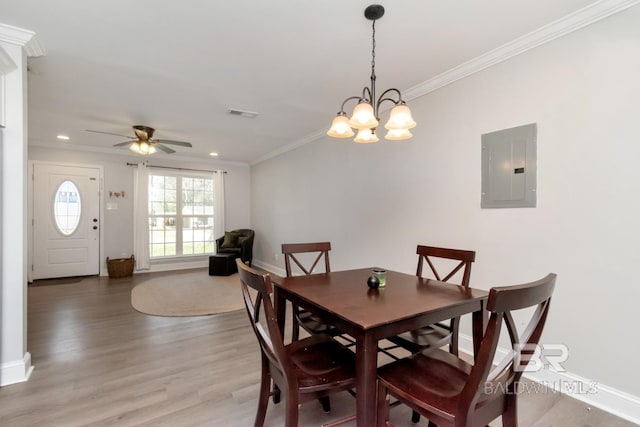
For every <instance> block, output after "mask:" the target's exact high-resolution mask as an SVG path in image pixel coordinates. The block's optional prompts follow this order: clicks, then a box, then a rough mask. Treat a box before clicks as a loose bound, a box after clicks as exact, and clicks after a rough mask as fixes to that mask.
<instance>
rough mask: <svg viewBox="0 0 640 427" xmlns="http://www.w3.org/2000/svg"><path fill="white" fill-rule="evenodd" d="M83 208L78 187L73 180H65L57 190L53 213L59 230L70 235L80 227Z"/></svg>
mask: <svg viewBox="0 0 640 427" xmlns="http://www.w3.org/2000/svg"><path fill="white" fill-rule="evenodd" d="M81 208H82V206H81V205H80V193H79V191H78V187H76V186H75V184H74V183H73V182H71V181H64V182H63V183H62V184H60V186H59V187H58V191H56V197H55V201H54V202H53V214H54V216H55V219H56V225H57V226H58V230H60V232H61V233H62V234H64V235H65V236H70V235H71V234H73V232H74V231H76V229H77V228H78V224H79V223H80V214H81V212H82V211H81Z"/></svg>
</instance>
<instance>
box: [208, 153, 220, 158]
mask: <svg viewBox="0 0 640 427" xmlns="http://www.w3.org/2000/svg"><path fill="white" fill-rule="evenodd" d="M209 155H210V156H212V157H217V156H218V153H209Z"/></svg>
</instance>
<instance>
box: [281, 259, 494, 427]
mask: <svg viewBox="0 0 640 427" xmlns="http://www.w3.org/2000/svg"><path fill="white" fill-rule="evenodd" d="M374 269H377V270H379V269H380V268H378V267H370V268H361V269H354V270H344V271H335V272H328V273H321V274H311V275H305V276H293V277H274V278H273V284H274V305H275V309H276V316H277V320H278V326H279V327H280V330H281V332H283V333H284V325H285V317H286V306H287V304H286V302H287V301H290V302H291V303H293V304H294V305H297V306H299V307H302V308H304V309H306V310H308V311H310V312H312V313H314V314H316V315H318V316H320V317H321V318H322V319H323V322H326V323H329V324H332V325H334V326H336V327H337V328H338V329H340V330H341V331H342V332H344V333H346V334H349V335H350V336H351V337H353V338H354V339H355V343H356V344H355V356H356V425H357V426H358V427H371V426H374V425H377V424H376V418H377V413H376V406H377V399H376V393H377V366H378V341H380V340H382V339H384V338H389V337H393V336H395V335H398V334H400V333H402V332H406V331H411V330H415V329H419V328H421V327H425V326H428V325H430V324H433V323H436V322H439V321H444V320H447V319H451V318H453V317H458V316H462V315H464V314H469V313H471V314H472V319H473V327H472V334H473V346H474V352H475V354H476V355H477V352H478V348H479V345H480V342H481V340H482V336H483V333H484V328H485V324H486V315H485V313H484V311H485V305H486V301H487V297H488V292H487V291H485V290H480V289H474V288H465V287H462V286H458V285H452V284H449V283H445V282H440V281H437V280H432V279H427V278H422V277H418V276H415V275H411V274H405V273H400V272H396V271H389V270H386V271H387V272H386V279H385V285H384V287H379V288H369V286H368V284H367V280H368V278H369V277H370V276H371V275H372V274H373V270H374Z"/></svg>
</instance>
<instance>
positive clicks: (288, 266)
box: [282, 242, 352, 342]
mask: <svg viewBox="0 0 640 427" xmlns="http://www.w3.org/2000/svg"><path fill="white" fill-rule="evenodd" d="M330 250H331V242H315V243H283V244H282V253H283V254H284V265H285V271H286V273H287V277H291V276H295V275H300V274H304V275H310V274H314V273H315V272H316V267H318V266H319V265H320V266H322V267H323V270H324V271H321V273H328V272H330V271H331V266H330V264H329V251H330ZM307 254H308V255H310V256H307ZM292 311H293V331H292V333H291V336H292V339H293V340H294V341H296V340H298V338H299V337H300V327H302V328H303V329H305V330H306V331H307V332H309V333H310V334H327V335H330V336H334V337H335V336H339V335H342V333H341V332H340V331H339V330H338V329H336V328H335V327H333V326H332V325H329V324H327V323H324V322H323V321H322V319H321V318H319V317H318V316H316V315H314V314H312V313H310V312H309V311H307V310H304V309H302V308H300V307H298V306H296V305H294V306H293V310H292ZM343 338H344V337H343ZM345 339H346V340H347V341H348V342H351V341H352V340H351V339H349V338H345Z"/></svg>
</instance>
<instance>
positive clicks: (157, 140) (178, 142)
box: [155, 139, 192, 147]
mask: <svg viewBox="0 0 640 427" xmlns="http://www.w3.org/2000/svg"><path fill="white" fill-rule="evenodd" d="M155 142H159V143H160V144H169V145H179V146H181V147H192V145H191V143H190V142H183V141H171V140H170V139H156V140H155Z"/></svg>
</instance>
